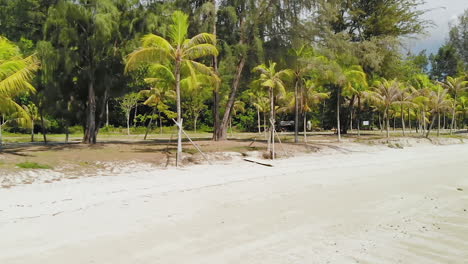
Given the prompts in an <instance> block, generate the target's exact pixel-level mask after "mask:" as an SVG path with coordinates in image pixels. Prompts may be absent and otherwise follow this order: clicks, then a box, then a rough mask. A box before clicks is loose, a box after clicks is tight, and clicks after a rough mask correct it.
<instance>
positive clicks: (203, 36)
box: [185, 33, 216, 49]
mask: <svg viewBox="0 0 468 264" xmlns="http://www.w3.org/2000/svg"><path fill="white" fill-rule="evenodd" d="M200 44H211V45H213V46H214V45H216V36H215V35H213V34H210V33H200V34H198V35H196V36H194V37H193V38H191V39H190V40H188V42H187V43H186V45H185V48H186V49H189V48H192V47H195V46H197V45H200Z"/></svg>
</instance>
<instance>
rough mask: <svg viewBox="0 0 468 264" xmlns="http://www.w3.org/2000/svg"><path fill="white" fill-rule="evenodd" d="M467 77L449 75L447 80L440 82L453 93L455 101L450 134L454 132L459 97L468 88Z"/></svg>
mask: <svg viewBox="0 0 468 264" xmlns="http://www.w3.org/2000/svg"><path fill="white" fill-rule="evenodd" d="M465 78H466V77H465V76H462V77H458V78H453V77H450V76H448V77H447V80H446V81H445V82H439V84H440V85H442V86H443V87H444V88H445V89H447V90H448V91H449V92H450V93H451V94H452V96H453V99H454V103H455V107H453V108H452V122H451V124H450V135H451V134H452V131H453V129H454V125H455V120H456V118H455V112H456V108H457V107H456V105H457V100H458V97H459V96H460V94H461V93H462V92H463V91H466V90H467V89H468V81H465Z"/></svg>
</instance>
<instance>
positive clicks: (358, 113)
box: [356, 96, 361, 137]
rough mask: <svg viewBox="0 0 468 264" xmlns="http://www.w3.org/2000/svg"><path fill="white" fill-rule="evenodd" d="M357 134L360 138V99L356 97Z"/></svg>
mask: <svg viewBox="0 0 468 264" xmlns="http://www.w3.org/2000/svg"><path fill="white" fill-rule="evenodd" d="M356 122H357V134H358V137H360V136H361V97H360V96H359V97H358V109H357V111H356Z"/></svg>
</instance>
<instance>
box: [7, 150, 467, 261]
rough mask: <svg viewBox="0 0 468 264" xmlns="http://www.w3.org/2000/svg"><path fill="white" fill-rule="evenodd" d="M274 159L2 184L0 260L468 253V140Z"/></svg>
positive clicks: (391, 257)
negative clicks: (264, 162) (270, 164)
mask: <svg viewBox="0 0 468 264" xmlns="http://www.w3.org/2000/svg"><path fill="white" fill-rule="evenodd" d="M273 164H274V167H272V168H269V167H264V166H261V165H257V164H253V163H248V162H244V161H236V162H233V163H232V164H227V165H226V164H225V165H221V164H218V165H212V166H209V165H199V166H192V167H187V168H184V169H167V170H163V169H158V170H146V171H138V170H136V171H134V172H131V171H130V172H125V173H121V174H119V175H101V176H96V177H86V178H78V179H70V180H62V181H58V182H53V183H33V184H26V185H21V186H14V187H12V188H3V189H0V263H2V264H35V263H47V264H63V263H67V264H74V263H76V264H78V263H79V264H84V263H99V264H104V263H112V264H130V263H132V264H137V263H141V264H150V263H151V264H154V263H164V264H171V263H174V264H184V263H187V264H188V263H190V264H196V263H200V264H201V263H203V264H211V263H213V264H214V263H216V264H219V263H232V264H234V263H235V264H238V263H242V264H254V263H255V264H258V263H268V264H279V263H281V264H295V263H297V264H304V263H381V264H385V263H389V264H390V263H391V264H394V263H408V264H414V263H424V264H432V263H434V264H435V263H440V264H442V263H444V264H446V263H452V264H458V263H460V264H462V263H468V211H467V210H468V145H465V144H459V145H448V146H433V145H420V146H415V147H411V148H405V149H390V148H376V147H374V148H373V147H368V148H364V147H363V148H357V149H346V147H344V149H343V151H342V152H336V153H335V154H333V155H323V156H320V155H305V156H301V157H295V158H290V159H284V160H277V161H274V162H273Z"/></svg>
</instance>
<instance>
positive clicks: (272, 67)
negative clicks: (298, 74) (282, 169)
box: [253, 61, 294, 159]
mask: <svg viewBox="0 0 468 264" xmlns="http://www.w3.org/2000/svg"><path fill="white" fill-rule="evenodd" d="M253 71H254V72H259V73H260V78H259V79H258V80H257V82H259V84H260V86H262V87H265V88H267V89H268V92H269V95H270V137H269V140H268V151H269V152H270V157H271V159H275V134H274V130H275V129H274V128H275V94H286V85H285V81H286V80H289V79H290V78H291V77H292V76H293V75H294V72H293V71H292V70H290V69H285V70H281V71H276V63H275V62H271V61H270V63H269V65H268V66H267V65H265V64H261V65H258V66H257V67H255V68H254V69H253Z"/></svg>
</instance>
